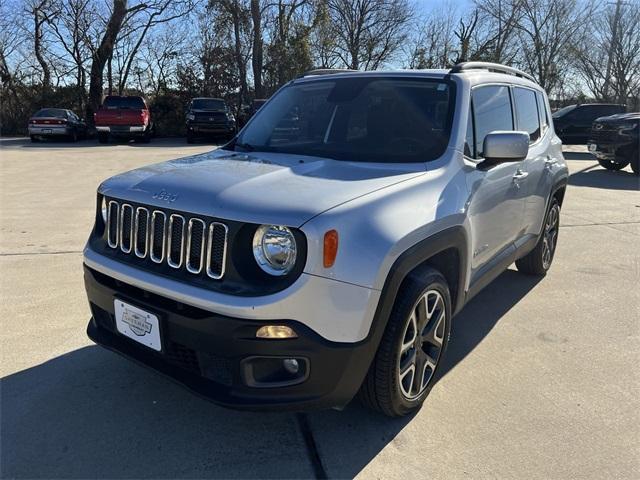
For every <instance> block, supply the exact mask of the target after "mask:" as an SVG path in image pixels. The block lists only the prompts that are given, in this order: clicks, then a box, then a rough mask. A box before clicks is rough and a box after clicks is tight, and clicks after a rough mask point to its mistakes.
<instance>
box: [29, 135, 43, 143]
mask: <svg viewBox="0 0 640 480" xmlns="http://www.w3.org/2000/svg"><path fill="white" fill-rule="evenodd" d="M29 138H31V143H38V142H40V139H39V138H38V137H36V136H35V135H30V136H29Z"/></svg>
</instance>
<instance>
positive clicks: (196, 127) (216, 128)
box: [187, 122, 236, 135]
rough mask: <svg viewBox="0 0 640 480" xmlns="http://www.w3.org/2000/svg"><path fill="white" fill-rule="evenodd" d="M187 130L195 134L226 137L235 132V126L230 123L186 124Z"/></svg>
mask: <svg viewBox="0 0 640 480" xmlns="http://www.w3.org/2000/svg"><path fill="white" fill-rule="evenodd" d="M187 130H188V131H189V132H191V133H196V134H202V135H204V134H210V135H216V134H217V135H223V134H224V135H226V134H231V133H235V132H236V126H235V125H234V124H232V123H226V124H222V123H207V122H187Z"/></svg>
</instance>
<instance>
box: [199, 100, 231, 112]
mask: <svg viewBox="0 0 640 480" xmlns="http://www.w3.org/2000/svg"><path fill="white" fill-rule="evenodd" d="M191 108H193V109H194V110H226V109H227V105H226V104H225V103H224V100H218V99H215V98H196V99H195V100H193V101H192V102H191Z"/></svg>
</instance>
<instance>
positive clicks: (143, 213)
mask: <svg viewBox="0 0 640 480" xmlns="http://www.w3.org/2000/svg"><path fill="white" fill-rule="evenodd" d="M149 220H150V218H149V210H147V209H146V208H144V207H138V208H136V221H135V224H134V228H133V230H134V231H133V233H134V237H133V244H134V249H135V252H136V256H138V257H140V258H144V257H146V256H147V252H148V251H149Z"/></svg>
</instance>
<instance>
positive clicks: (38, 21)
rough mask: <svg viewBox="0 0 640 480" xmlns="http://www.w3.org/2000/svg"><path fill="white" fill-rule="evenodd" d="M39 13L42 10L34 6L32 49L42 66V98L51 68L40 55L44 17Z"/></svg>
mask: <svg viewBox="0 0 640 480" xmlns="http://www.w3.org/2000/svg"><path fill="white" fill-rule="evenodd" d="M41 14H42V12H41V11H40V8H38V7H36V8H35V9H34V10H33V21H34V31H33V34H34V35H33V36H34V44H33V50H34V53H35V56H36V60H38V63H39V64H40V68H42V96H43V99H44V97H46V94H47V92H48V90H49V86H50V85H51V69H50V68H49V65H48V64H47V61H46V60H45V58H44V56H43V55H42V24H43V23H44V19H43V18H41V17H40V15H41Z"/></svg>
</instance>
